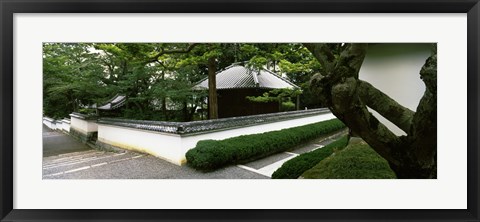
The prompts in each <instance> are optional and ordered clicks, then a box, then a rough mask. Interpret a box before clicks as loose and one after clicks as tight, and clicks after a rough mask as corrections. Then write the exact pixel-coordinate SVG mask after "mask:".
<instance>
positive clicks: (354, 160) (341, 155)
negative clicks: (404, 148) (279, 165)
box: [302, 142, 396, 179]
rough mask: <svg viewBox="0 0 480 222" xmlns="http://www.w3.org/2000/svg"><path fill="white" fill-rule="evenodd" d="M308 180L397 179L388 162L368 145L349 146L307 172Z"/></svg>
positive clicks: (305, 175)
mask: <svg viewBox="0 0 480 222" xmlns="http://www.w3.org/2000/svg"><path fill="white" fill-rule="evenodd" d="M302 177H304V178H306V179H395V178H396V175H395V173H394V172H393V171H392V169H390V166H389V165H388V162H387V161H386V160H385V159H383V158H382V157H381V156H380V155H378V154H377V153H376V152H375V151H374V150H373V149H372V148H371V147H370V146H368V145H367V144H366V143H364V142H362V143H358V144H352V145H349V146H347V147H346V148H345V149H344V150H342V151H339V152H336V153H335V154H334V155H331V156H329V157H328V158H326V159H324V160H322V161H320V162H319V163H318V164H317V165H316V166H315V167H313V168H312V169H309V170H307V171H305V172H304V173H303V174H302Z"/></svg>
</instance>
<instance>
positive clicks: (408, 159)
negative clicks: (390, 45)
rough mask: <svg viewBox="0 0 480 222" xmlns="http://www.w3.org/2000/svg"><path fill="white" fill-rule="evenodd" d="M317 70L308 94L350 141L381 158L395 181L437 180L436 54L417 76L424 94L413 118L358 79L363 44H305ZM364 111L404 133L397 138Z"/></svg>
mask: <svg viewBox="0 0 480 222" xmlns="http://www.w3.org/2000/svg"><path fill="white" fill-rule="evenodd" d="M304 46H305V47H306V48H307V49H308V50H309V51H310V52H311V53H312V54H313V55H314V57H315V58H316V59H317V60H318V61H319V62H320V64H321V65H322V68H323V70H322V73H319V74H316V75H314V76H313V77H312V79H311V89H312V91H313V92H314V93H315V94H316V95H317V96H318V97H317V98H318V99H319V100H320V102H322V103H323V104H326V105H327V106H328V107H329V108H330V110H331V111H332V113H333V114H334V115H335V116H336V117H337V118H339V119H340V120H342V121H343V122H344V123H345V124H346V125H347V126H348V127H349V128H350V130H351V131H352V133H353V134H354V135H357V136H360V137H361V138H362V139H363V140H365V141H366V142H367V143H368V144H369V145H370V146H371V147H372V148H373V149H374V150H375V151H376V152H377V153H378V154H380V155H381V156H382V157H383V158H385V159H386V160H387V161H388V162H389V164H390V167H391V168H392V170H394V171H395V173H396V174H397V177H398V178H436V174H437V167H436V165H437V163H436V152H437V144H436V142H437V96H436V82H437V80H436V78H437V68H436V67H437V62H436V61H437V60H436V50H434V53H433V55H432V56H431V57H429V58H428V59H427V61H426V63H425V65H424V66H423V67H422V70H421V71H420V77H421V79H422V80H423V82H424V83H425V85H426V91H425V93H424V95H423V97H422V98H421V100H420V103H419V105H418V108H417V110H416V112H414V111H412V110H409V109H408V108H405V107H403V106H402V105H400V104H399V103H397V102H396V101H395V100H393V99H392V98H390V97H389V96H387V95H386V94H384V93H383V92H381V91H380V90H378V89H376V88H375V87H374V86H372V85H371V84H369V83H368V82H365V81H362V80H360V79H359V78H358V73H359V71H360V67H361V65H362V63H363V60H364V58H365V55H366V52H367V44H345V45H342V46H340V45H338V47H337V48H340V49H341V50H340V51H339V52H336V53H334V52H333V51H332V50H331V44H330V45H328V44H312V43H304ZM367 107H369V108H371V109H373V110H375V111H377V112H378V113H379V114H380V115H382V116H383V117H385V118H386V119H388V120H389V121H391V122H392V123H393V124H395V125H396V126H398V127H399V128H400V129H402V130H403V131H405V133H406V134H407V135H406V136H396V135H395V134H394V133H392V132H391V131H390V130H389V129H388V128H387V127H386V126H385V125H383V124H382V123H380V121H378V119H377V118H375V117H374V116H373V115H372V113H370V112H369V111H368V109H367Z"/></svg>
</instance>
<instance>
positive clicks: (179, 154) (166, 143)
mask: <svg viewBox="0 0 480 222" xmlns="http://www.w3.org/2000/svg"><path fill="white" fill-rule="evenodd" d="M72 115H73V114H72ZM72 115H71V117H72V125H71V132H74V131H75V130H77V129H76V128H75V125H77V124H75V123H76V122H77V121H78V122H79V118H77V117H76V116H72ZM334 118H335V116H334V115H333V114H332V113H331V112H330V110H328V109H312V110H301V111H293V112H283V113H272V114H262V115H254V116H243V117H232V118H224V119H217V120H205V121H193V122H185V123H180V122H161V121H141V120H125V119H113V118H101V119H98V121H97V124H98V140H97V145H98V146H99V147H102V148H105V149H116V148H122V149H129V150H134V151H139V152H144V153H149V154H151V155H153V156H157V157H159V158H162V159H165V160H167V161H169V162H172V163H174V164H177V165H182V164H184V163H185V162H186V158H185V153H186V152H187V151H188V150H190V149H192V148H194V147H195V146H196V144H197V142H198V141H200V140H207V139H213V140H222V139H227V138H231V137H236V136H240V135H249V134H256V133H264V132H269V131H274V130H280V129H286V128H291V127H296V126H303V125H306V124H311V123H316V122H320V121H325V120H329V119H334Z"/></svg>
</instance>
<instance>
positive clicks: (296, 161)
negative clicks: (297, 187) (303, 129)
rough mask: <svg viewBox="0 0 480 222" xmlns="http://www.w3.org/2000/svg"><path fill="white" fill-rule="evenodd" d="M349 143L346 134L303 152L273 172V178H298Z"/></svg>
mask: <svg viewBox="0 0 480 222" xmlns="http://www.w3.org/2000/svg"><path fill="white" fill-rule="evenodd" d="M347 143H348V137H347V136H344V137H342V138H340V139H338V140H336V141H334V142H332V143H330V144H328V145H326V146H325V147H322V148H320V149H316V150H314V151H311V152H308V153H303V154H301V155H299V156H297V157H295V158H293V159H291V160H288V161H287V162H285V163H283V165H282V166H281V167H280V168H278V169H277V170H276V171H275V172H273V174H272V179H297V178H298V177H299V176H301V175H302V173H303V172H305V171H307V170H308V169H310V168H312V167H314V166H315V165H317V164H318V163H319V162H320V161H322V160H323V159H325V158H327V157H329V156H330V155H332V153H333V152H334V151H335V149H343V148H344V147H345V146H346V145H347Z"/></svg>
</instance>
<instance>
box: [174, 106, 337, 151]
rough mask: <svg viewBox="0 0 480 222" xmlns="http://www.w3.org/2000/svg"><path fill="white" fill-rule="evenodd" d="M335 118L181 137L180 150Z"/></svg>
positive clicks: (312, 118) (276, 123)
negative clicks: (198, 143) (206, 142)
mask: <svg viewBox="0 0 480 222" xmlns="http://www.w3.org/2000/svg"><path fill="white" fill-rule="evenodd" d="M334 118H336V117H335V116H334V115H333V114H332V113H326V114H321V115H316V116H310V117H305V118H300V119H292V120H286V121H281V122H274V123H267V124H262V125H255V126H248V127H243V128H236V129H229V130H223V131H218V132H212V133H208V134H199V135H192V136H188V135H186V136H182V150H183V153H184V154H185V153H186V152H187V151H188V150H190V149H192V148H194V147H195V146H196V145H197V142H198V141H200V140H207V139H213V140H222V139H227V138H231V137H236V136H240V135H249V134H256V133H264V132H269V131H275V130H281V129H286V128H292V127H296V126H303V125H307V124H311V123H317V122H321V121H325V120H329V119H334Z"/></svg>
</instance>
